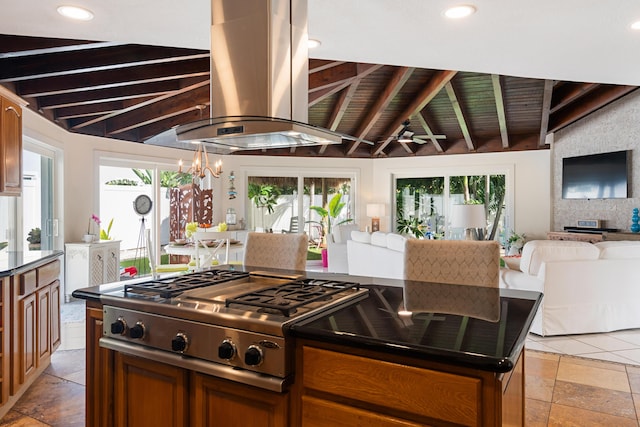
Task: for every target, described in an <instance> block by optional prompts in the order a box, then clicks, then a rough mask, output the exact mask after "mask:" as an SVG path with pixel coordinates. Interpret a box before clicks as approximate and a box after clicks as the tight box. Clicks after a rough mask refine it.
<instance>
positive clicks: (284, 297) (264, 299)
mask: <svg viewBox="0 0 640 427" xmlns="http://www.w3.org/2000/svg"><path fill="white" fill-rule="evenodd" d="M351 288H356V289H360V284H359V283H352V282H340V281H337V280H317V279H302V280H296V281H293V282H290V283H286V284H283V285H278V286H273V287H270V288H266V289H262V290H259V291H252V292H247V293H245V294H242V295H238V296H235V297H233V298H228V299H227V300H226V301H225V305H226V306H227V307H229V306H230V305H231V304H241V305H247V306H252V307H260V308H262V309H266V310H270V311H272V312H275V313H280V314H282V315H283V316H285V317H289V316H291V314H293V313H295V312H296V311H297V309H298V308H300V307H302V306H305V305H307V304H310V303H313V302H316V301H323V300H326V301H330V300H331V298H332V296H333V295H335V294H338V293H340V292H343V291H345V290H348V289H351Z"/></svg>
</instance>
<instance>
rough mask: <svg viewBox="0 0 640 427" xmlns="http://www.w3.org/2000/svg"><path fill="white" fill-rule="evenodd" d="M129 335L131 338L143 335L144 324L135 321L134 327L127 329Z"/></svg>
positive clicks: (138, 337)
mask: <svg viewBox="0 0 640 427" xmlns="http://www.w3.org/2000/svg"><path fill="white" fill-rule="evenodd" d="M129 336H130V337H131V338H133V339H140V338H142V337H144V324H142V322H138V323H136V325H135V326H134V327H132V328H131V329H129Z"/></svg>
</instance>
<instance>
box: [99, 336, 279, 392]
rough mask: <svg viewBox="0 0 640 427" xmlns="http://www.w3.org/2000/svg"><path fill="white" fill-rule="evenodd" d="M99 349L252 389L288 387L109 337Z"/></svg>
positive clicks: (271, 379)
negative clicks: (225, 380) (247, 386)
mask: <svg viewBox="0 0 640 427" xmlns="http://www.w3.org/2000/svg"><path fill="white" fill-rule="evenodd" d="M100 347H103V348H108V349H109V350H113V351H119V352H120V353H125V354H129V355H132V356H138V357H142V358H145V359H149V360H153V361H156V362H161V363H166V364H168V365H172V366H177V367H179V368H184V369H191V370H193V371H197V372H201V373H203V374H207V375H212V376H214V377H218V378H224V379H227V380H231V381H235V382H238V383H241V384H248V385H251V386H254V387H260V388H263V389H266V390H271V391H275V392H279V393H281V392H283V391H285V390H286V388H287V386H288V385H289V381H288V380H287V379H286V378H285V379H283V378H277V377H272V376H269V375H264V374H260V373H258V372H252V371H246V370H243V369H234V368H233V367H232V366H228V365H222V364H218V363H214V362H207V361H203V360H200V359H194V358H190V357H188V356H181V355H178V354H173V353H169V352H167V351H162V350H155V349H152V348H148V347H143V346H140V345H136V344H129V343H126V342H123V341H118V340H115V339H113V338H109V337H102V338H100Z"/></svg>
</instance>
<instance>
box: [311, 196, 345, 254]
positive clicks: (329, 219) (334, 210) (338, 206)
mask: <svg viewBox="0 0 640 427" xmlns="http://www.w3.org/2000/svg"><path fill="white" fill-rule="evenodd" d="M346 205H347V204H346V203H345V202H343V201H342V194H341V193H337V194H335V195H334V196H333V197H332V198H331V200H329V202H328V203H327V206H326V207H324V208H323V207H322V206H309V209H311V210H313V211H315V212H316V213H317V214H318V215H320V221H312V220H310V221H307V222H308V223H315V224H319V225H320V230H321V242H322V244H324V243H325V238H326V236H327V235H328V234H330V233H331V227H333V226H336V225H340V224H346V223H348V222H351V221H353V218H347V219H343V220H342V221H340V222H338V223H336V224H334V222H335V221H336V220H337V218H338V216H339V215H340V213H341V212H342V209H344V207H345V206H346Z"/></svg>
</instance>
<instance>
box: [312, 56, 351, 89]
mask: <svg viewBox="0 0 640 427" xmlns="http://www.w3.org/2000/svg"><path fill="white" fill-rule="evenodd" d="M356 65H357V64H356V63H355V62H345V63H343V64H340V65H338V66H335V67H331V68H325V69H323V70H321V71H318V72H314V73H310V74H309V92H315V91H317V90H322V89H326V88H328V87H331V86H334V85H336V84H340V83H342V82H344V81H346V80H348V79H351V78H354V77H356V76H357V75H358V68H357V66H356Z"/></svg>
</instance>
